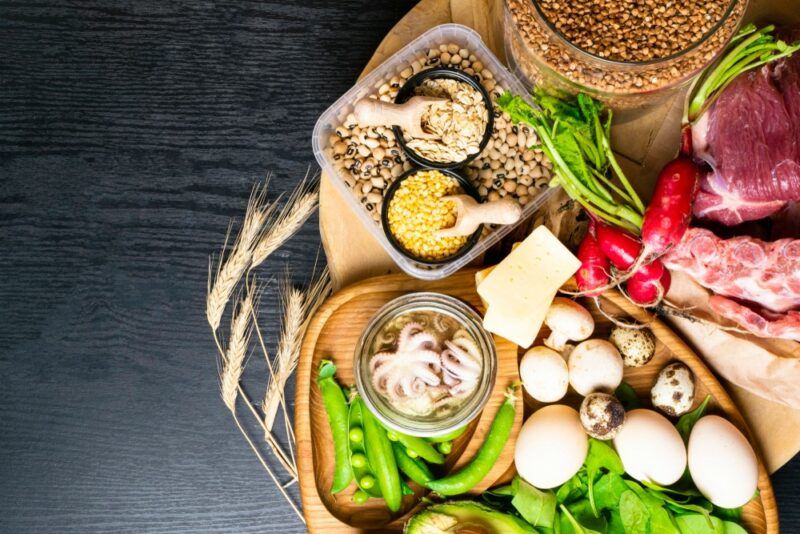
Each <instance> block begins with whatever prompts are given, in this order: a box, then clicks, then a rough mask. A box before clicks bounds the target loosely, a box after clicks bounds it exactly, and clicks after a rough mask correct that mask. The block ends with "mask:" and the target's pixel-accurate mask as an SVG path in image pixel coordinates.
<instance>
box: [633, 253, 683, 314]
mask: <svg viewBox="0 0 800 534" xmlns="http://www.w3.org/2000/svg"><path fill="white" fill-rule="evenodd" d="M649 265H654V266H656V267H654V268H653V269H651V270H649V272H648V271H645V270H643V269H640V270H639V271H637V272H636V273H634V275H633V276H631V277H630V278H629V279H628V282H627V284H626V285H625V289H626V290H627V293H628V296H629V297H630V299H631V300H632V301H633V302H635V303H636V304H638V305H640V306H644V307H650V306H655V305H656V304H658V303H659V302H660V301H661V299H662V298H663V297H664V295H666V294H667V291H669V286H670V284H671V283H672V277H671V275H670V274H669V270H668V269H665V268H664V265H663V264H662V263H661V261H660V260H656V261H654V262H653V263H651V264H649ZM659 271H660V275H659V277H658V278H653V275H654V274H656V273H658V272H659Z"/></svg>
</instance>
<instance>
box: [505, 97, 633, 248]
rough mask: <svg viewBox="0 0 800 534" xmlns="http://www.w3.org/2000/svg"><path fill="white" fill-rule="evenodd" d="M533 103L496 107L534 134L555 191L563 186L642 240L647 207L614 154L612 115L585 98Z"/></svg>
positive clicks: (513, 100)
mask: <svg viewBox="0 0 800 534" xmlns="http://www.w3.org/2000/svg"><path fill="white" fill-rule="evenodd" d="M533 98H534V102H535V104H536V105H535V106H534V105H531V104H529V103H528V102H527V101H526V100H525V99H523V98H521V97H519V96H515V95H513V94H511V93H509V92H506V93H504V94H503V95H501V96H500V98H499V100H498V105H499V106H500V108H501V109H502V110H503V111H505V112H506V113H508V114H509V115H510V116H511V119H512V120H513V121H514V122H517V123H520V122H521V123H524V124H527V125H529V126H530V127H531V128H533V130H534V131H535V132H536V135H537V136H538V137H539V142H540V144H539V145H538V148H541V150H542V151H543V152H544V154H545V155H546V156H547V157H548V159H549V160H550V161H551V162H552V163H553V180H552V181H551V185H561V186H562V187H563V188H564V190H565V191H566V192H567V194H568V195H569V196H570V197H571V198H573V199H575V200H576V201H577V202H579V203H580V204H581V205H582V206H583V207H584V208H585V209H586V210H587V211H589V212H591V213H593V214H594V215H596V216H597V217H599V218H601V219H603V220H605V221H608V222H609V223H611V224H614V225H616V226H620V227H623V228H627V229H629V230H631V231H633V232H634V233H637V234H638V233H639V229H640V228H641V226H642V215H643V214H644V204H643V203H642V201H641V199H640V198H639V196H638V195H637V194H636V191H634V189H633V187H631V184H630V182H629V181H628V179H627V178H626V177H625V174H624V173H623V172H622V169H621V168H620V166H619V163H618V162H617V159H616V157H615V156H614V153H613V152H612V150H611V138H610V129H611V119H612V113H611V111H610V110H607V111H606V110H604V109H603V106H602V104H600V102H598V101H596V100H594V99H592V98H591V97H590V96H588V95H585V94H579V95H578V96H577V97H576V98H574V99H570V100H564V99H560V98H558V97H555V96H552V95H549V94H547V93H545V92H542V91H538V90H537V91H536V92H535V93H534V94H533ZM614 176H616V179H617V180H616V182H617V183H615V180H614Z"/></svg>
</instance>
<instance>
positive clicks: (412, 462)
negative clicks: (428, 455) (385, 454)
mask: <svg viewBox="0 0 800 534" xmlns="http://www.w3.org/2000/svg"><path fill="white" fill-rule="evenodd" d="M392 450H393V451H394V459H395V460H396V461H397V467H399V468H400V471H402V472H403V473H404V474H405V475H406V476H407V477H408V478H410V479H411V480H413V481H414V482H416V483H417V484H419V485H420V486H424V485H425V484H427V483H428V482H430V481H431V480H433V473H431V471H430V469H428V466H427V465H425V462H423V461H422V460H419V459H416V458H412V457H411V456H409V455H408V451H406V449H405V447H403V446H402V445H400V444H399V443H392Z"/></svg>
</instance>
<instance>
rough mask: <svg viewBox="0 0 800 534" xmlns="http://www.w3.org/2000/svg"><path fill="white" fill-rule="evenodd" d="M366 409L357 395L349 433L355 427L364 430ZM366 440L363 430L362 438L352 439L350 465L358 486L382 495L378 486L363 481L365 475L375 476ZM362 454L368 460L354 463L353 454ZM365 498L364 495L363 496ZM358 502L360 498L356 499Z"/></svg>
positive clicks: (353, 404) (353, 402) (371, 493)
mask: <svg viewBox="0 0 800 534" xmlns="http://www.w3.org/2000/svg"><path fill="white" fill-rule="evenodd" d="M364 410H366V408H365V407H364V401H362V400H361V397H355V398H354V399H353V400H352V401H351V402H350V418H349V427H348V435H350V434H351V433H352V432H351V431H352V430H353V429H355V428H358V429H361V430H362V431H363V429H364V418H363V417H362V415H363V413H364ZM365 442H366V440H365V439H364V437H363V432H362V433H361V439H360V440H357V441H354V440H352V439H351V440H350V460H351V462H350V466H351V467H352V469H353V475H354V477H355V479H356V484H357V485H358V488H359V489H360V490H361V491H362V492H364V493H365V494H367V495H368V496H369V497H380V496H381V490H380V488H379V487H378V486H372V487H370V488H365V487H364V486H363V485H362V484H361V481H362V480H363V479H364V477H365V476H373V475H372V467H371V466H370V465H369V458H367V449H366V446H365ZM357 454H358V455H361V456H363V457H364V458H367V461H366V462H365V463H364V464H363V465H360V466H356V465H354V463H353V462H352V459H353V456H355V455H357ZM362 498H363V497H362ZM356 502H358V500H356Z"/></svg>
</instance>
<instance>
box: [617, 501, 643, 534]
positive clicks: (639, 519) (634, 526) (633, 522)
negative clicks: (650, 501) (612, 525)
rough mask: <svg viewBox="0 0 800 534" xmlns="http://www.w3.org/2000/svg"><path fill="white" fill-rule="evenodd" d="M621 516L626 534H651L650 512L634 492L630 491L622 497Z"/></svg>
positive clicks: (620, 504)
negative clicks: (632, 533) (631, 533)
mask: <svg viewBox="0 0 800 534" xmlns="http://www.w3.org/2000/svg"><path fill="white" fill-rule="evenodd" d="M619 515H620V517H621V519H622V526H623V527H625V532H637V533H639V532H640V533H641V534H649V533H650V511H649V510H648V509H647V506H645V504H644V503H643V502H642V500H641V499H640V498H639V497H638V495H636V493H634V492H633V491H631V490H628V491H626V492H625V493H623V494H622V496H621V497H620V499H619Z"/></svg>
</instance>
